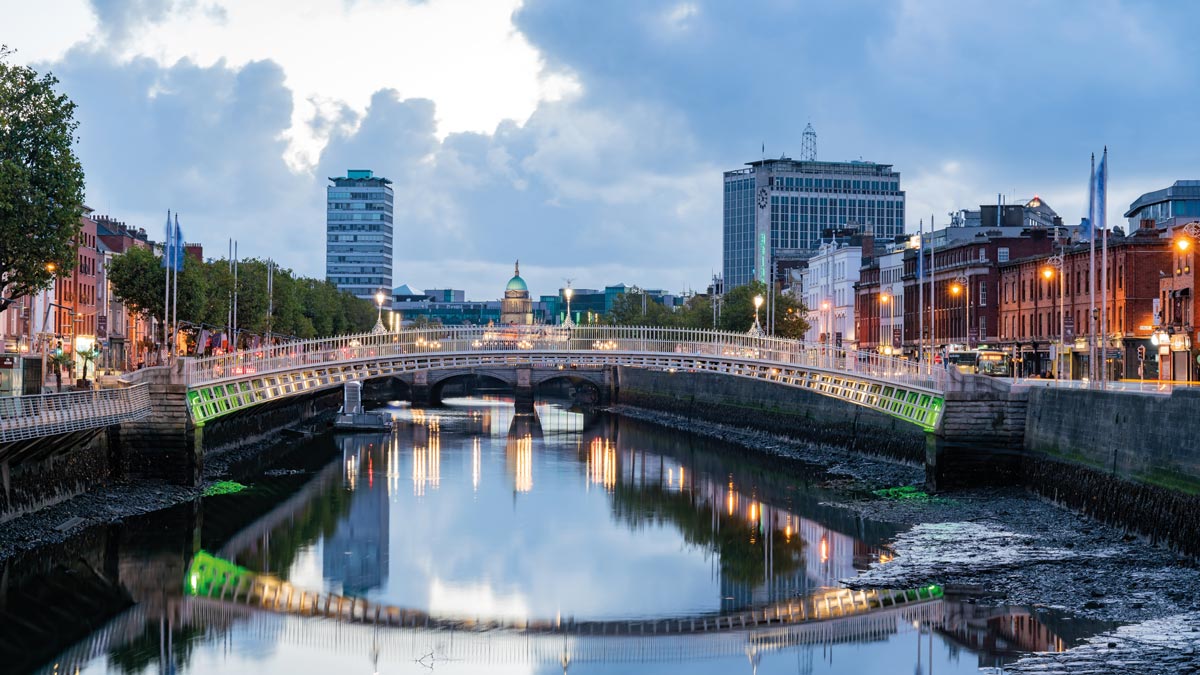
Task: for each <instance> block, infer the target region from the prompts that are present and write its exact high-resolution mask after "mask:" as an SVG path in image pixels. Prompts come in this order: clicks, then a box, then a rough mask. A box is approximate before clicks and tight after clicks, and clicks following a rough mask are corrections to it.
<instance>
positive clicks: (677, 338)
mask: <svg viewBox="0 0 1200 675" xmlns="http://www.w3.org/2000/svg"><path fill="white" fill-rule="evenodd" d="M578 366H627V367H633V368H649V369H654V370H662V371H671V372H712V373H722V374H726V375H733V376H737V377H745V378H751V379H759V380H766V381H770V382H775V383H778V384H780V385H783V386H789V387H795V388H800V389H807V390H810V391H813V392H815V393H818V394H822V395H825V396H830V397H834V398H839V399H842V400H845V401H847V402H850V403H854V404H856V405H861V406H865V407H869V408H873V409H876V410H880V411H882V412H885V413H887V414H889V415H893V416H895V417H898V418H900V419H903V420H906V421H908V422H912V423H914V424H917V425H918V426H920V427H922V428H924V429H926V430H934V429H935V428H937V425H938V422H939V421H940V418H941V413H942V408H943V406H944V398H945V392H946V391H947V389H948V387H949V377H948V374H947V372H946V371H945V370H942V369H936V368H935V369H933V370H932V372H930V371H928V370H926V369H925V368H924V367H922V366H921V365H920V364H917V363H915V362H911V361H905V360H901V359H895V358H891V357H886V356H882V355H879V354H874V353H871V352H859V351H854V350H847V349H834V348H832V347H830V346H828V345H821V344H813V343H807V342H802V341H799V340H788V339H782V338H773V337H754V336H750V335H747V334H743V333H730V332H724V331H712V330H691V329H680V328H640V327H623V326H587V327H573V328H564V327H559V326H507V327H482V326H451V327H440V328H427V329H420V330H405V331H399V332H393V333H374V334H362V335H352V336H344V337H337V338H328V339H320V340H309V341H304V342H293V343H289V344H286V345H278V346H274V347H270V348H264V349H256V350H243V351H238V352H234V353H230V354H224V355H220V356H212V357H206V358H199V359H189V360H187V361H186V362H185V363H184V366H183V373H184V378H185V381H186V383H187V386H188V405H189V410H190V412H191V415H192V419H193V420H194V421H195V422H196V423H197V424H203V423H204V422H206V421H208V420H211V419H215V418H217V417H220V416H222V415H225V414H228V413H230V412H233V411H235V410H239V409H242V408H246V407H248V406H253V405H257V404H260V403H264V402H267V401H272V400H276V399H278V398H280V397H287V396H294V395H299V394H304V393H310V392H314V391H318V390H321V389H328V388H332V387H336V386H340V385H341V384H342V383H343V382H347V381H355V380H367V379H373V378H379V377H388V376H392V375H399V374H402V373H410V372H414V371H421V370H442V369H461V368H476V367H489V368H495V367H514V368H518V367H550V368H558V369H563V370H566V369H569V368H572V367H578Z"/></svg>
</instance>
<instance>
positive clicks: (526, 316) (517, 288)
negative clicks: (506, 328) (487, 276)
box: [500, 261, 533, 326]
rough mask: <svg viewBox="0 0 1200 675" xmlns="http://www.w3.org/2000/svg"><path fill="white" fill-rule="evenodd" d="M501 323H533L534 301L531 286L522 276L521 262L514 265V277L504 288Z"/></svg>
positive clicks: (523, 324)
mask: <svg viewBox="0 0 1200 675" xmlns="http://www.w3.org/2000/svg"><path fill="white" fill-rule="evenodd" d="M500 323H502V324H505V325H508V324H513V325H518V326H528V325H530V324H532V323H533V301H531V300H530V299H529V287H528V286H526V285H525V280H524V279H522V278H521V263H520V261H517V263H516V264H515V265H514V266H513V277H512V279H509V280H508V285H507V286H505V288H504V299H503V300H501V301H500Z"/></svg>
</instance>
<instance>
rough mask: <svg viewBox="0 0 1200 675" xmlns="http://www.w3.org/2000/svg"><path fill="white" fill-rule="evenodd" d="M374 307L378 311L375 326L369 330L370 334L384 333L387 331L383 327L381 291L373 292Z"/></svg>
mask: <svg viewBox="0 0 1200 675" xmlns="http://www.w3.org/2000/svg"><path fill="white" fill-rule="evenodd" d="M375 306H376V307H377V308H378V309H379V314H378V316H377V317H376V319H375V326H374V327H373V328H372V329H371V332H372V333H386V332H387V329H386V328H384V327H383V289H380V290H378V291H375Z"/></svg>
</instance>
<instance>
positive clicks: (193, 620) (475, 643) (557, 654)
mask: <svg viewBox="0 0 1200 675" xmlns="http://www.w3.org/2000/svg"><path fill="white" fill-rule="evenodd" d="M170 614H171V616H170V619H169V622H170V623H168V624H167V625H168V626H170V627H173V628H174V629H175V630H178V629H181V628H183V627H187V626H193V627H196V628H200V629H205V628H207V629H209V630H215V631H219V632H226V631H236V632H237V633H238V634H239V635H244V636H247V637H251V638H257V639H259V640H262V641H265V642H269V643H272V644H291V645H296V646H303V647H317V648H320V649H323V650H332V651H336V652H339V653H343V654H348V655H354V656H361V657H363V658H364V659H366V658H379V659H380V660H383V661H413V660H420V661H421V662H422V663H425V665H426V666H427V667H428V666H432V665H433V664H434V663H436V662H438V661H462V662H467V663H477V664H487V665H501V664H548V663H554V664H560V665H562V666H564V667H567V666H569V665H571V664H573V663H595V662H603V663H613V662H631V661H633V662H647V661H685V660H701V659H712V658H720V657H729V656H739V657H749V658H750V659H751V660H752V662H753V661H755V660H757V659H758V658H759V657H760V656H762V655H763V654H765V653H769V652H773V651H778V650H782V649H788V648H791V647H798V646H803V645H823V644H824V645H828V644H838V643H847V642H855V641H864V640H882V639H886V638H888V637H889V636H892V635H896V634H898V633H900V632H903V631H907V630H917V629H916V628H915V627H914V626H921V627H928V626H939V625H941V624H942V623H943V621H944V618H943V615H944V603H943V601H942V600H941V599H934V600H929V601H924V602H920V603H914V604H910V605H905V606H898V607H895V608H887V609H878V610H874V611H872V612H870V613H864V614H848V615H846V616H839V617H835V618H830V619H828V620H823V621H813V622H807V623H799V624H791V625H785V624H771V625H766V624H760V625H758V626H747V627H746V628H745V629H744V630H741V629H739V630H732V631H722V632H715V631H710V632H707V633H705V632H696V633H682V634H681V633H674V634H658V635H653V634H645V635H642V634H622V635H617V634H612V633H610V634H608V635H577V634H575V635H572V634H563V633H528V632H524V631H515V630H471V629H467V630H463V629H458V628H425V627H392V628H388V629H384V628H383V627H382V626H380V625H378V624H373V623H363V622H342V621H321V620H307V619H300V618H296V617H291V616H287V615H280V614H277V613H273V612H269V611H263V610H262V609H259V608H253V607H249V606H245V605H236V604H232V603H228V602H220V601H215V600H209V599H205V598H195V597H185V598H182V599H180V600H178V601H175V603H174V606H173V607H172V609H171V611H170ZM151 625H154V626H155V627H156V628H157V627H158V626H160V625H162V624H159V617H156V616H153V615H151V614H150V613H149V612H147V611H146V610H145V608H144V607H143V606H141V605H138V606H135V607H133V608H131V609H129V610H128V611H126V612H125V613H123V614H121V615H120V616H118V617H117V618H115V619H113V620H112V621H111V622H109V624H108V625H106V626H105V627H104V628H102V629H100V630H99V631H97V632H95V633H93V634H92V635H91V636H90V637H89V638H88V639H86V640H84V641H82V642H79V643H76V644H75V645H73V646H71V647H69V648H68V649H67V650H66V651H64V652H62V653H61V654H59V655H58V657H57V658H55V660H54V664H53V665H47V666H46V667H44V668H43V669H42V670H40V671H38V672H39V673H45V674H46V675H50V673H64V672H75V668H76V667H83V666H85V665H87V664H88V663H90V662H92V661H93V660H95V659H96V658H99V657H101V656H104V655H106V654H109V653H111V651H112V650H113V649H115V648H118V647H120V646H122V645H125V644H129V643H130V642H133V641H135V640H137V639H139V638H142V637H143V636H144V635H145V634H146V631H147V630H148V629H149V627H150V626H151ZM171 639H172V636H171V635H169V634H166V635H163V636H162V638H161V641H162V642H164V643H168V644H169V642H170V640H171Z"/></svg>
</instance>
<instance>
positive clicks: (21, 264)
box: [0, 46, 83, 311]
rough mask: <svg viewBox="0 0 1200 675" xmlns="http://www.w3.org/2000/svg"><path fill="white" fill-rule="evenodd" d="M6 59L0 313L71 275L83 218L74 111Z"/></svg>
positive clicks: (48, 84) (2, 58)
mask: <svg viewBox="0 0 1200 675" xmlns="http://www.w3.org/2000/svg"><path fill="white" fill-rule="evenodd" d="M11 55H12V51H11V50H9V49H8V48H7V47H4V46H0V311H3V310H4V309H5V308H7V307H8V305H10V304H11V303H12V301H13V300H14V299H16V298H20V297H23V296H26V295H32V294H33V293H36V292H37V291H38V290H40V289H42V288H45V287H46V286H48V285H49V284H50V281H51V279H52V278H53V276H54V274H55V273H58V274H61V273H63V272H69V271H71V270H72V269H74V268H75V265H76V262H77V260H78V256H76V255H75V250H76V248H77V244H76V242H75V238H76V236H77V235H78V234H79V230H80V222H79V217H80V215H81V214H82V213H83V167H82V166H80V163H79V159H78V158H77V157H76V156H75V152H74V150H73V148H72V145H73V144H74V142H75V140H76V138H75V129H76V128H77V127H78V125H79V123H78V122H77V121H76V120H75V104H74V103H72V102H71V99H69V98H67V96H66V95H65V94H59V93H58V92H56V91H55V85H57V84H58V80H57V79H56V78H55V77H54V76H53V75H50V74H48V73H47V74H45V75H42V76H39V75H38V74H37V73H36V72H35V71H34V70H33V69H31V68H29V67H26V66H17V65H13V64H11V63H9V62H8V57H9V56H11ZM51 265H53V266H52V267H51Z"/></svg>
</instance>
